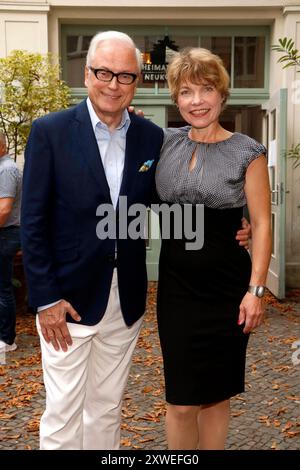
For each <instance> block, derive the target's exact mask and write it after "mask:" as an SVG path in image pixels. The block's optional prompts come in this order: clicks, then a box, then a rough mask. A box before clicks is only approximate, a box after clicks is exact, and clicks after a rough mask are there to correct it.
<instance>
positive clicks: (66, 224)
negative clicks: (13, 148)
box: [21, 32, 163, 449]
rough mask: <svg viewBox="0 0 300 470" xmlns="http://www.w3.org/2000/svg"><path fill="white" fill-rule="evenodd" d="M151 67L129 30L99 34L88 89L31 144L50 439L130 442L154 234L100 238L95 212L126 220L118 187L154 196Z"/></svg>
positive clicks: (29, 172) (28, 229)
mask: <svg viewBox="0 0 300 470" xmlns="http://www.w3.org/2000/svg"><path fill="white" fill-rule="evenodd" d="M140 72H141V57H140V53H139V51H138V50H137V49H136V48H135V45H134V43H133V41H132V40H131V38H129V36H127V35H125V34H123V33H119V32H105V33H99V34H97V35H96V36H95V37H94V38H93V39H92V41H91V44H90V47H89V51H88V54H87V62H86V67H85V85H86V87H87V89H88V99H87V100H84V101H83V102H82V103H80V104H79V105H77V106H75V107H73V108H70V109H68V110H65V111H61V112H57V113H51V114H49V115H47V116H45V117H43V118H41V119H38V120H36V121H35V122H34V123H33V126H32V130H31V133H30V137H29V140H28V144H27V147H26V152H25V167H24V183H23V202H22V220H21V227H22V248H23V255H24V264H25V270H26V275H27V282H28V290H29V303H30V305H32V306H33V307H35V308H37V310H38V315H37V328H38V331H39V334H40V340H41V348H42V358H43V371H44V382H45V388H46V394H47V399H46V410H45V412H44V414H43V416H42V419H41V427H40V446H41V449H117V448H118V447H119V441H120V417H121V404H122V395H123V392H124V388H125V386H126V382H127V377H128V374H129V368H130V361H131V356H132V353H133V350H134V347H135V344H136V341H137V338H138V334H139V331H140V326H141V322H142V316H143V314H144V310H145V301H146V290H147V276H146V264H145V256H146V252H145V240H143V239H142V238H138V239H130V238H129V237H128V238H127V239H119V238H118V235H117V237H116V239H114V238H106V239H99V238H98V237H97V234H96V227H97V224H98V222H99V220H101V217H99V216H98V215H97V214H96V212H97V208H99V206H101V205H103V204H111V205H113V207H114V209H115V214H116V219H117V220H118V215H119V207H118V201H119V196H121V195H122V196H126V197H127V205H128V207H130V206H131V205H132V204H135V203H140V204H143V205H145V206H147V205H149V203H150V202H151V198H152V196H153V192H154V172H155V168H156V163H157V160H158V158H159V153H160V148H161V145H162V140H163V132H162V130H161V129H160V128H159V127H157V126H155V125H154V124H153V123H151V122H150V121H148V120H146V119H143V118H140V117H138V116H136V115H131V116H129V114H128V112H127V107H128V105H129V104H130V102H131V100H132V98H133V96H134V92H135V89H136V86H137V81H138V76H139V74H140ZM145 162H147V164H146V165H145ZM149 162H150V165H149ZM141 168H142V170H141V171H139V170H140V169H141ZM145 170H146V171H145ZM129 221H130V218H129Z"/></svg>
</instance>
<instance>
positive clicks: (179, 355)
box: [156, 127, 266, 405]
mask: <svg viewBox="0 0 300 470" xmlns="http://www.w3.org/2000/svg"><path fill="white" fill-rule="evenodd" d="M189 129H190V128H189V127H185V128H181V129H170V130H166V132H165V140H164V146H163V148H162V153H161V159H160V162H159V164H158V167H157V176H156V185H157V191H158V194H159V196H160V198H161V200H162V201H164V202H167V203H169V204H174V203H177V204H180V205H181V206H182V205H184V204H192V206H193V210H192V214H193V217H195V215H196V209H195V207H196V204H203V205H204V244H203V247H202V248H201V249H199V250H187V249H186V242H187V241H190V240H186V239H185V238H184V236H183V237H182V238H181V239H176V238H175V236H174V233H173V231H172V230H171V236H170V237H169V239H163V240H162V248H161V254H160V262H159V283H158V299H157V315H158V328H159V335H160V341H161V347H162V353H163V360H164V374H165V385H166V400H167V401H168V402H169V403H172V404H176V405H200V404H205V403H206V404H207V403H214V402H218V401H222V400H225V399H228V398H230V397H231V396H234V395H236V394H238V393H240V392H243V391H244V375H245V358H246V348H247V342H248V338H249V335H247V334H244V333H243V327H244V325H238V324H237V321H238V316H239V305H240V303H241V300H242V298H243V296H244V295H245V293H246V292H247V288H248V285H249V280H250V275H251V260H250V256H249V254H248V252H247V251H246V250H245V248H242V247H240V246H239V244H238V241H237V240H235V236H236V232H237V230H238V229H239V228H240V227H241V218H242V216H243V206H244V205H245V202H246V201H245V195H244V190H243V187H244V177H245V173H246V170H247V167H248V165H249V164H250V163H251V161H252V160H253V159H254V158H257V157H258V156H259V155H261V154H264V153H265V152H266V150H265V148H264V147H263V146H262V145H261V144H259V143H257V142H256V141H254V140H253V139H251V138H249V137H248V136H245V135H242V134H239V133H235V134H233V136H232V137H231V138H229V139H227V140H225V141H222V142H219V143H216V144H197V143H195V142H193V141H191V140H190V139H189V137H188V131H189ZM194 151H196V152H197V163H196V166H195V168H194V170H192V171H189V169H188V164H189V160H190V158H191V156H192V154H193V152H194Z"/></svg>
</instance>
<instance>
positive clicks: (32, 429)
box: [26, 419, 40, 432]
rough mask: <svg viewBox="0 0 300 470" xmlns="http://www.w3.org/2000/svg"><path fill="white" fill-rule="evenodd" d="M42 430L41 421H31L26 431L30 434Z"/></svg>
mask: <svg viewBox="0 0 300 470" xmlns="http://www.w3.org/2000/svg"><path fill="white" fill-rule="evenodd" d="M39 428H40V421H39V420H38V419H31V420H30V421H28V423H27V424H26V429H27V431H28V432H36V431H38V430H39Z"/></svg>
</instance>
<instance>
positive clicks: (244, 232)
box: [235, 217, 251, 250]
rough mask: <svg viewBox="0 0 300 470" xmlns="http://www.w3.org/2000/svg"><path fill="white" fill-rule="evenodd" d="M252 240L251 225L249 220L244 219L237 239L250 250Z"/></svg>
mask: <svg viewBox="0 0 300 470" xmlns="http://www.w3.org/2000/svg"><path fill="white" fill-rule="evenodd" d="M250 238H251V225H250V224H249V222H248V220H247V219H246V218H245V217H243V218H242V228H241V229H240V230H238V231H237V233H236V237H235V239H236V240H238V241H239V245H240V246H243V247H244V248H246V250H248V248H249V241H250Z"/></svg>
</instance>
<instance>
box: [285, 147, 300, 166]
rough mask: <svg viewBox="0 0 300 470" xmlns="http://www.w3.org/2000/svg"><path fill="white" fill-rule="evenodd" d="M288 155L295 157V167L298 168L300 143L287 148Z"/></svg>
mask: <svg viewBox="0 0 300 470" xmlns="http://www.w3.org/2000/svg"><path fill="white" fill-rule="evenodd" d="M286 157H287V158H293V159H294V161H293V168H294V169H295V168H297V167H298V166H299V165H300V143H299V144H297V145H293V146H292V147H291V148H290V149H289V150H287V152H286Z"/></svg>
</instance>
